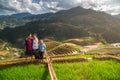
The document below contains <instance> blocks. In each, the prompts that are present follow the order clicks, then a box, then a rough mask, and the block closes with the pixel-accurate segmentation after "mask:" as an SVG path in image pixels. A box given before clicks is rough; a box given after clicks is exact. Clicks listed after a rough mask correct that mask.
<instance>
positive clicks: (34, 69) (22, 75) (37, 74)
mask: <svg viewBox="0 0 120 80" xmlns="http://www.w3.org/2000/svg"><path fill="white" fill-rule="evenodd" d="M0 80H50V75H49V71H48V69H47V67H46V66H45V65H43V64H26V65H14V66H0Z"/></svg>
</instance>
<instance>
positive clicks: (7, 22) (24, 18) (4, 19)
mask: <svg viewBox="0 0 120 80" xmlns="http://www.w3.org/2000/svg"><path fill="white" fill-rule="evenodd" d="M52 14H53V13H46V14H39V15H33V14H30V13H18V14H13V15H7V16H0V29H4V28H5V27H10V28H14V27H17V26H22V25H25V24H26V23H28V22H31V21H36V20H39V19H49V18H50V17H51V16H52Z"/></svg>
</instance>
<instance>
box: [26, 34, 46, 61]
mask: <svg viewBox="0 0 120 80" xmlns="http://www.w3.org/2000/svg"><path fill="white" fill-rule="evenodd" d="M25 47H26V56H33V55H34V56H35V59H43V55H44V52H45V49H46V45H45V43H44V41H43V40H39V39H38V37H37V34H36V33H34V34H33V36H32V34H29V35H28V36H27V38H26V40H25Z"/></svg>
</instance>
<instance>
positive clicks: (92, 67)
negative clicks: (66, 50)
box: [53, 61, 120, 80]
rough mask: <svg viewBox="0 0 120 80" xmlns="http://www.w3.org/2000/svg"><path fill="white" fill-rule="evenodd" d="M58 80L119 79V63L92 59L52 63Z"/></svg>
mask: <svg viewBox="0 0 120 80" xmlns="http://www.w3.org/2000/svg"><path fill="white" fill-rule="evenodd" d="M53 66H54V69H55V72H56V74H57V77H58V80H119V79H120V76H119V74H120V68H119V67H120V63H119V62H116V61H92V62H80V63H63V64H57V63H54V64H53Z"/></svg>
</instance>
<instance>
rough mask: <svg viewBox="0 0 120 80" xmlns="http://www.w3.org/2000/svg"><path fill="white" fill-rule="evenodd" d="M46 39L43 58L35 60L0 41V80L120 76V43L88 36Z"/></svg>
mask: <svg viewBox="0 0 120 80" xmlns="http://www.w3.org/2000/svg"><path fill="white" fill-rule="evenodd" d="M86 41H89V42H88V43H86ZM82 42H83V43H82ZM45 43H46V45H47V51H46V53H45V55H44V60H43V61H42V60H39V61H36V60H35V59H34V57H25V56H24V52H23V51H22V50H21V49H17V48H16V50H18V51H16V52H15V51H14V50H13V49H14V48H13V46H11V45H6V44H5V42H2V41H1V42H0V47H1V48H0V56H1V58H2V57H4V59H1V60H0V80H120V76H119V75H120V48H119V47H115V46H113V45H111V44H108V43H103V42H102V41H98V40H95V39H94V38H90V37H88V38H87V37H86V38H79V39H69V40H65V41H62V42H58V41H53V40H51V41H46V42H45ZM7 44H8V43H7ZM7 48H8V49H7ZM6 51H7V52H9V53H7V54H5V53H6ZM13 52H14V53H13ZM15 53H18V54H19V55H20V56H19V57H16V55H15ZM3 54H4V55H3ZM8 54H9V55H12V56H9V57H6V56H7V55H8Z"/></svg>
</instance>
